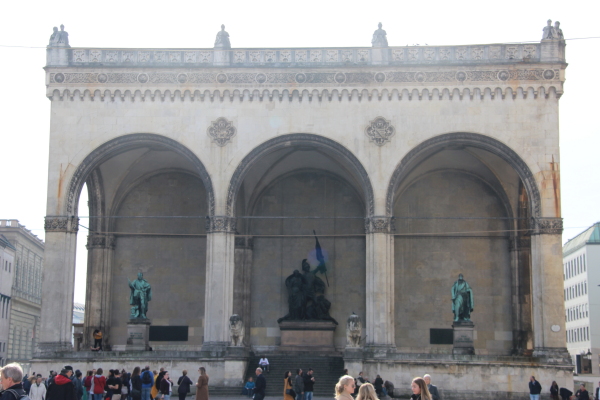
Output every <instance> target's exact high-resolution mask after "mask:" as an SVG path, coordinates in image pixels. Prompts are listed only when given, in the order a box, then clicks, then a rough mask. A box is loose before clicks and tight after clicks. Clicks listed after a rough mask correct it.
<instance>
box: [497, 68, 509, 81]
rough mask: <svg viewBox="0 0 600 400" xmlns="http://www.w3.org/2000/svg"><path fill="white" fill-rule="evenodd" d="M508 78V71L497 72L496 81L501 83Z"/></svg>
mask: <svg viewBox="0 0 600 400" xmlns="http://www.w3.org/2000/svg"><path fill="white" fill-rule="evenodd" d="M509 77H510V75H509V73H508V71H505V70H502V71H500V72H498V79H500V80H501V81H506V80H508V78H509Z"/></svg>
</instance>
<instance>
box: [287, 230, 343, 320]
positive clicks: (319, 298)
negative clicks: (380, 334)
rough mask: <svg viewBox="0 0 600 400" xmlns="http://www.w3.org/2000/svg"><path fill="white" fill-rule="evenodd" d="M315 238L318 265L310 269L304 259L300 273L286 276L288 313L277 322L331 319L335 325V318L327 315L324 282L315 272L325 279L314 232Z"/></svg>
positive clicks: (327, 305) (319, 248)
mask: <svg viewBox="0 0 600 400" xmlns="http://www.w3.org/2000/svg"><path fill="white" fill-rule="evenodd" d="M315 240H316V245H315V248H316V253H317V260H318V261H319V265H318V266H317V267H316V268H315V269H314V270H312V271H311V270H310V264H309V263H308V261H307V260H306V259H304V260H302V273H300V271H298V270H294V273H293V274H292V275H290V276H288V277H287V278H286V280H285V286H286V287H287V289H288V309H289V313H288V314H287V315H286V316H285V317H283V318H279V319H278V320H277V322H281V321H284V320H289V321H304V320H325V321H333V322H335V324H336V325H337V322H336V321H335V319H333V318H331V316H330V315H329V309H330V308H331V302H329V300H327V299H326V298H325V296H324V294H325V282H323V280H322V279H321V278H319V277H318V276H317V273H319V272H320V273H322V274H324V275H325V279H327V267H326V266H325V258H324V257H323V252H322V250H321V245H320V244H319V239H318V238H317V236H316V234H315ZM328 283H329V282H328Z"/></svg>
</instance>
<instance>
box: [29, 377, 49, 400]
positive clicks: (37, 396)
mask: <svg viewBox="0 0 600 400" xmlns="http://www.w3.org/2000/svg"><path fill="white" fill-rule="evenodd" d="M29 398H30V399H31V400H45V399H46V385H44V384H43V383H42V377H41V376H40V377H38V378H37V379H36V381H35V383H33V384H32V385H31V388H30V389H29Z"/></svg>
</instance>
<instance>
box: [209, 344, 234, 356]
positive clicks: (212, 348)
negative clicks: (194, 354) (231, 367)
mask: <svg viewBox="0 0 600 400" xmlns="http://www.w3.org/2000/svg"><path fill="white" fill-rule="evenodd" d="M230 345H231V343H229V342H204V343H203V344H202V351H203V352H205V351H206V352H209V353H211V354H210V355H211V356H213V357H216V356H218V355H219V353H220V354H221V355H224V353H225V352H227V348H228V347H229V346H230Z"/></svg>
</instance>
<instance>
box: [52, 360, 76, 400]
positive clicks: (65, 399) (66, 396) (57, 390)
mask: <svg viewBox="0 0 600 400" xmlns="http://www.w3.org/2000/svg"><path fill="white" fill-rule="evenodd" d="M72 376H73V368H72V367H70V366H66V367H64V368H63V369H62V370H61V371H60V374H59V375H56V378H54V383H53V384H52V385H50V386H49V387H48V390H47V391H46V399H48V400H77V393H76V392H75V384H74V383H73V381H72V380H71V377H72Z"/></svg>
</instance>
